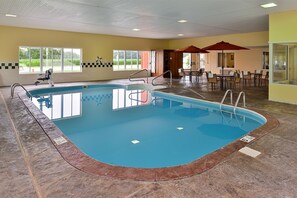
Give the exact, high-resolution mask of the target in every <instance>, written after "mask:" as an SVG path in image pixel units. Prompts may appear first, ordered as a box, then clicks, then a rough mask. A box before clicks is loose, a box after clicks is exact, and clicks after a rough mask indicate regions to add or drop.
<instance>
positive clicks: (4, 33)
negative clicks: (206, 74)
mask: <svg viewBox="0 0 297 198" xmlns="http://www.w3.org/2000/svg"><path fill="white" fill-rule="evenodd" d="M222 40H224V41H227V42H230V43H234V44H237V45H241V46H245V47H248V48H250V49H251V50H242V51H234V53H235V68H234V69H240V70H249V71H253V70H255V69H261V67H262V52H263V51H267V42H268V32H253V33H244V34H231V35H220V36H212V37H198V38H191V39H172V40H158V39H141V38H131V37H120V36H110V35H99V34H87V33H76V32H64V31H52V30H41V29H30V28H16V27H7V26H0V43H1V45H0V61H12V62H18V49H19V46H39V47H64V48H67V47H69V48H81V49H82V50H83V62H94V61H95V60H96V57H97V56H99V57H103V60H105V61H108V62H111V61H112V50H114V49H119V50H121V49H123V50H151V49H178V48H181V47H185V46H187V45H196V46H197V47H201V48H202V47H206V46H208V45H211V44H214V43H216V42H219V41H222ZM219 69H220V68H219V67H217V52H216V51H215V52H211V53H209V58H208V64H207V68H206V70H211V71H213V72H214V73H219ZM132 72H133V71H122V72H113V70H112V68H104V69H103V68H100V69H94V68H92V69H91V68H83V71H82V73H71V74H65V73H62V74H59V73H58V74H54V77H55V81H56V82H71V81H88V80H106V79H117V78H127V77H128V76H129V75H130V74H131V73H132ZM34 79H36V74H26V75H24V74H22V75H19V74H18V71H16V70H14V71H3V70H2V71H0V86H2V85H10V84H11V83H13V82H20V83H23V84H31V83H32V82H33V80H34Z"/></svg>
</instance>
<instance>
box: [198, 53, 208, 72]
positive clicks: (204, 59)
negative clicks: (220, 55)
mask: <svg viewBox="0 0 297 198" xmlns="http://www.w3.org/2000/svg"><path fill="white" fill-rule="evenodd" d="M199 55H200V69H205V66H206V64H207V59H208V55H207V54H199Z"/></svg>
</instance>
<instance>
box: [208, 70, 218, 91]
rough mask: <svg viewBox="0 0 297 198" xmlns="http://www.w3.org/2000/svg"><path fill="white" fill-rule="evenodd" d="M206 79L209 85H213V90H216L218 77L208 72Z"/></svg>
mask: <svg viewBox="0 0 297 198" xmlns="http://www.w3.org/2000/svg"><path fill="white" fill-rule="evenodd" d="M206 78H207V83H208V84H211V89H214V88H215V87H216V85H217V83H218V79H217V75H216V74H212V73H210V72H207V73H206Z"/></svg>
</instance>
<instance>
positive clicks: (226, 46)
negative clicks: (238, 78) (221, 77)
mask: <svg viewBox="0 0 297 198" xmlns="http://www.w3.org/2000/svg"><path fill="white" fill-rule="evenodd" d="M202 49H203V50H222V74H223V73H224V63H223V62H224V50H248V48H245V47H241V46H238V45H234V44H231V43H227V42H224V41H221V42H218V43H216V44H213V45H210V46H208V47H204V48H202Z"/></svg>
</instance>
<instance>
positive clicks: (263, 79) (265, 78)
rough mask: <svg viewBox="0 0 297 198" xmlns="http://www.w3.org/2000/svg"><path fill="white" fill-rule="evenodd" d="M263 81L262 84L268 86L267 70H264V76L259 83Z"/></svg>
mask: <svg viewBox="0 0 297 198" xmlns="http://www.w3.org/2000/svg"><path fill="white" fill-rule="evenodd" d="M263 83H264V86H268V83H269V71H267V72H266V74H265V76H262V78H261V85H262V84H263Z"/></svg>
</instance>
